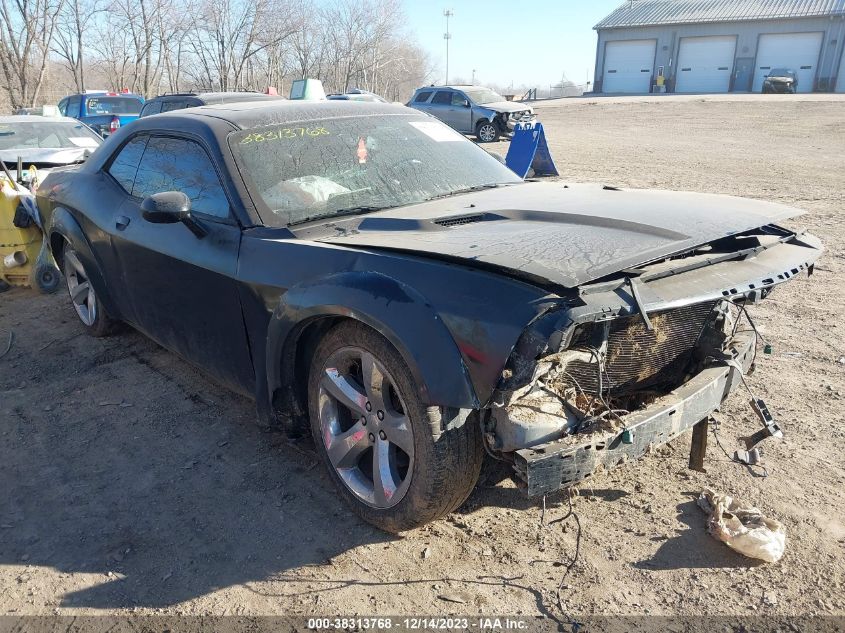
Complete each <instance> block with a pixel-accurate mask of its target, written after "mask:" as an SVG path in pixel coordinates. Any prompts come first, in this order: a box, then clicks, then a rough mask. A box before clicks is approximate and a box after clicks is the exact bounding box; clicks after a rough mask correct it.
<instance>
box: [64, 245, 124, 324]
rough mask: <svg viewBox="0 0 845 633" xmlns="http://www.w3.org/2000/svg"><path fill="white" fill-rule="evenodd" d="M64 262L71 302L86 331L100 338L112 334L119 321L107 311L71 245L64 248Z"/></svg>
mask: <svg viewBox="0 0 845 633" xmlns="http://www.w3.org/2000/svg"><path fill="white" fill-rule="evenodd" d="M62 264H63V266H62V268H63V272H64V275H65V281H66V282H67V289H68V294H69V295H70V300H71V303H72V304H73V308H74V309H75V310H76V316H78V317H79V321H80V322H81V323H82V326H83V327H84V328H85V331H86V332H87V333H88V334H90V335H91V336H94V337H98V338H99V337H101V336H108V335H109V334H111V333H112V332H113V331H114V329H115V326H116V324H117V322H116V321H115V320H114V319H112V318H111V316H109V314H108V313H107V312H106V309H105V307H103V304H102V303H101V302H100V300H99V298H98V297H97V294H96V293H95V292H94V287H93V286H92V285H91V281H90V278H89V276H88V273H87V272H86V271H85V266H84V265H83V264H82V261H81V260H80V259H79V255H78V254H77V253H76V251H75V250H73V248H72V247H71V246H70V245H68V246H67V247H65V249H64V252H63V254H62Z"/></svg>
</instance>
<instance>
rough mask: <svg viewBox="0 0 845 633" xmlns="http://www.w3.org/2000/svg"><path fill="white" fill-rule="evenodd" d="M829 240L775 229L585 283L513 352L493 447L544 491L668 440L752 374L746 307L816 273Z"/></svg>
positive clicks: (491, 424) (534, 489)
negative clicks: (823, 242)
mask: <svg viewBox="0 0 845 633" xmlns="http://www.w3.org/2000/svg"><path fill="white" fill-rule="evenodd" d="M821 250H822V249H821V244H820V243H819V241H818V240H817V239H816V238H814V237H813V236H810V235H808V234H806V233H801V234H795V233H791V232H789V231H786V230H784V229H781V228H779V227H775V226H771V225H770V226H766V227H762V228H760V229H755V230H754V231H749V232H746V233H744V234H740V235H736V236H731V237H729V238H724V239H722V240H719V241H718V242H715V243H711V244H709V245H706V246H705V247H700V248H698V249H695V250H693V251H690V252H687V253H682V254H680V255H677V256H675V257H671V258H668V259H665V260H661V261H659V262H655V263H652V264H651V265H648V266H642V267H639V268H637V269H633V270H626V271H622V272H621V273H620V274H619V275H616V276H614V277H613V278H610V279H605V280H600V281H598V282H595V283H592V284H588V285H585V286H582V287H580V288H579V289H578V296H577V298H574V299H572V300H571V301H569V302H568V303H567V304H566V305H564V306H561V307H560V308H559V309H558V310H555V311H550V312H548V313H546V314H544V315H543V316H541V317H540V318H538V319H537V320H535V322H534V323H532V325H531V326H530V327H529V328H528V329H527V330H526V331H525V332H524V333H523V336H522V337H521V338H520V340H519V342H518V343H517V345H516V347H515V348H514V351H513V353H512V354H511V357H510V359H509V361H508V364H507V366H506V367H505V369H504V371H503V374H502V378H501V380H500V383H499V385H498V388H497V390H496V392H495V394H494V397H493V400H492V402H491V406H490V407H489V408H488V410H487V413H486V415H485V417H484V429H485V442H486V443H487V446H488V449H490V450H491V451H492V452H494V454H496V455H497V456H500V457H502V458H503V459H506V460H508V461H510V462H511V463H512V464H513V467H514V470H515V472H516V475H517V477H518V478H519V479H520V480H522V482H523V483H524V484H525V486H526V487H527V492H528V494H529V495H542V494H546V493H549V492H552V491H554V490H557V489H559V488H562V487H565V486H568V485H570V484H573V483H575V482H578V481H580V480H583V479H585V478H586V477H589V476H590V475H591V474H592V473H593V472H595V471H596V470H597V469H599V468H603V467H604V468H611V467H613V466H616V465H618V464H620V463H623V462H625V461H627V460H630V459H636V458H638V457H640V456H642V455H643V454H645V453H647V452H649V451H650V450H651V449H652V448H654V447H656V446H659V445H661V444H665V443H666V442H669V441H670V440H672V439H674V438H675V437H677V436H679V435H680V434H682V433H683V432H685V431H687V430H689V429H690V428H692V427H693V426H694V425H695V424H697V423H698V422H700V421H701V420H703V419H706V418H707V417H708V416H710V415H711V414H712V413H713V412H714V411H715V410H717V409H718V408H719V407H720V405H721V403H722V401H723V400H724V399H725V398H726V397H727V395H728V394H729V393H730V392H731V391H733V390H734V389H735V388H736V387H737V385H739V384H740V382H741V381H742V380H743V374H745V373H747V372H748V371H749V370H750V368H751V366H752V364H753V361H754V355H755V351H756V345H757V342H758V341H757V339H758V335H757V332H756V329H755V328H754V327H753V324H751V322H750V319H749V317H748V316H747V311H746V309H745V305H746V304H750V303H755V302H756V301H759V300H761V299H763V298H765V297H766V296H767V295H768V294H769V292H771V290H772V288H773V287H774V286H775V285H777V284H779V283H782V282H784V281H787V280H788V279H790V278H792V277H793V276H795V275H797V274H798V273H799V272H801V271H803V270H807V271H808V272H812V266H813V263H814V262H815V260H816V259H817V258H818V256H819V255H820V253H821ZM766 414H768V412H766Z"/></svg>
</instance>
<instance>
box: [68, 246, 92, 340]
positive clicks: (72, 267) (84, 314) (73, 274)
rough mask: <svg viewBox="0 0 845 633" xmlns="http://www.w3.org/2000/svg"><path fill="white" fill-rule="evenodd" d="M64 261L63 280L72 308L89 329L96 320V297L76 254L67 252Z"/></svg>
mask: <svg viewBox="0 0 845 633" xmlns="http://www.w3.org/2000/svg"><path fill="white" fill-rule="evenodd" d="M64 260H65V279H66V280H67V289H68V292H69V293H70V299H71V301H72V302H73V307H74V309H76V314H78V315H79V320H80V321H82V322H83V323H84V324H85V325H87V326H89V327H90V326H92V325H94V321H96V320H97V295H95V294H94V288H93V286H91V281H90V280H89V279H88V275H87V274H86V273H85V268H84V267H83V266H82V262H80V261H79V258H78V257H77V256H76V253H74V252H73V251H68V252H67V253H65V257H64Z"/></svg>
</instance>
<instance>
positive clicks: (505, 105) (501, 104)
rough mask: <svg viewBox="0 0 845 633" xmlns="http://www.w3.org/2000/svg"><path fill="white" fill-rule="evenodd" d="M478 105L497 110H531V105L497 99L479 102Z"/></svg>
mask: <svg viewBox="0 0 845 633" xmlns="http://www.w3.org/2000/svg"><path fill="white" fill-rule="evenodd" d="M478 107H480V108H487V109H488V110H496V111H497V112H524V111H529V110H531V106H529V105H526V104H524V103H519V102H513V101H495V102H493V103H479V104H478Z"/></svg>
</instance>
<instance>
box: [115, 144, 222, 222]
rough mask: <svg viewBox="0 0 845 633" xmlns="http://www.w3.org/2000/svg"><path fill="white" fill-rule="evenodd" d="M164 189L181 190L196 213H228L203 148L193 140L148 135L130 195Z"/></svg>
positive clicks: (212, 214) (218, 183)
mask: <svg viewBox="0 0 845 633" xmlns="http://www.w3.org/2000/svg"><path fill="white" fill-rule="evenodd" d="M164 191H181V192H182V193H184V194H185V195H187V196H188V197H189V198H190V199H191V210H192V211H193V212H195V213H203V214H205V215H210V216H214V217H218V218H227V217H229V200H228V199H227V198H226V194H225V193H224V191H223V187H222V186H221V185H220V180H219V179H218V177H217V171H216V170H215V169H214V165H213V163H212V162H211V159H210V158H209V157H208V154H207V153H206V151H205V150H204V149H203V148H202V146H201V145H199V144H198V143H195V142H194V141H189V140H187V139H181V138H171V137H166V136H154V137H152V138H150V141H149V143H148V144H147V150H146V151H145V152H144V157H143V158H142V159H141V164H140V166H139V167H138V175H137V176H136V177H135V186H134V188H133V189H132V195H134V196H137V197H139V198H145V197H147V196H151V195H152V194H154V193H162V192H164Z"/></svg>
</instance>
